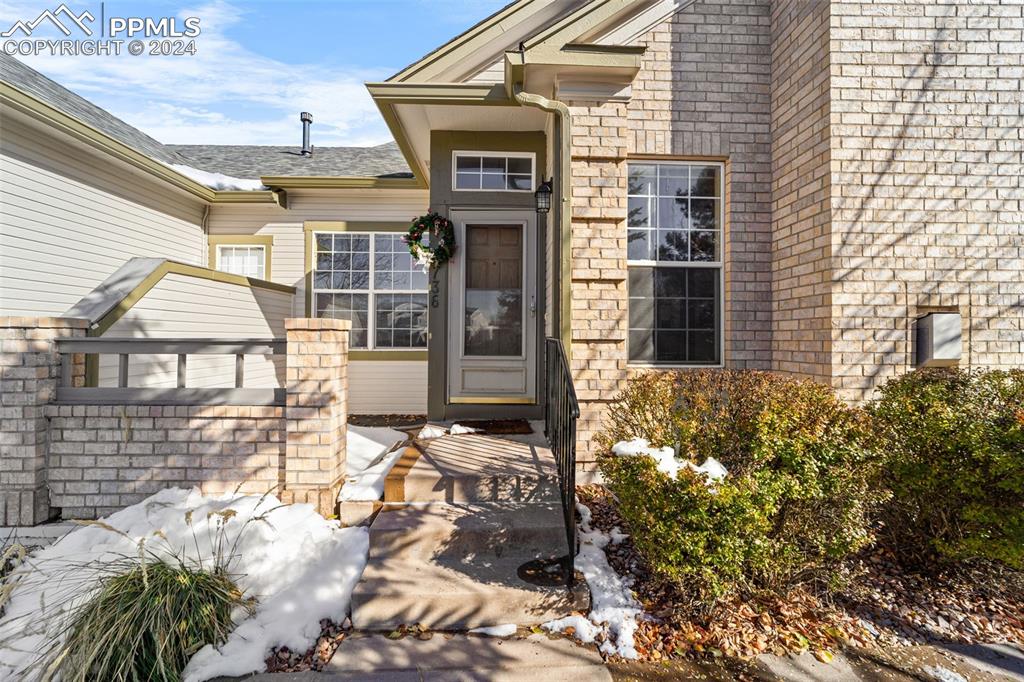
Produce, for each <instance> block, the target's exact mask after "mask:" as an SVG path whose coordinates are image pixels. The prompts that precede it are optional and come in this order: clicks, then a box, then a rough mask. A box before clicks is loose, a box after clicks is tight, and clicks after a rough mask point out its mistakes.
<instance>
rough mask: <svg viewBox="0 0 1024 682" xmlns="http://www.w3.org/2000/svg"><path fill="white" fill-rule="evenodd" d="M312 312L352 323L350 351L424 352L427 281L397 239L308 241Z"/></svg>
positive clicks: (334, 236) (343, 235) (322, 235)
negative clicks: (311, 264)
mask: <svg viewBox="0 0 1024 682" xmlns="http://www.w3.org/2000/svg"><path fill="white" fill-rule="evenodd" d="M313 237H314V248H315V249H316V252H315V254H314V258H315V262H314V270H313V310H314V313H315V314H316V316H317V317H334V318H341V319H346V320H351V321H352V332H351V336H350V343H349V345H350V347H352V348H378V349H392V348H426V347H427V294H426V290H427V275H426V273H425V272H423V271H422V270H420V269H419V268H418V267H417V266H416V265H415V264H414V261H413V259H412V256H410V255H409V251H408V249H407V247H406V246H405V244H404V243H403V242H402V238H401V235H398V234H391V233H380V234H377V233H374V234H362V233H351V232H317V233H315V234H314V235H313Z"/></svg>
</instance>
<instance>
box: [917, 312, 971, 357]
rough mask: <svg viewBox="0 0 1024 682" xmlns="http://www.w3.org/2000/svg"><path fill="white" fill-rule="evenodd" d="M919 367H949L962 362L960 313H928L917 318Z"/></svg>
mask: <svg viewBox="0 0 1024 682" xmlns="http://www.w3.org/2000/svg"><path fill="white" fill-rule="evenodd" d="M916 330H917V358H916V362H915V364H916V365H917V366H918V367H948V366H950V365H955V364H957V363H958V362H959V361H960V351H961V348H962V347H963V343H962V341H961V338H960V313H928V314H927V315H925V316H924V317H919V318H917V322H916Z"/></svg>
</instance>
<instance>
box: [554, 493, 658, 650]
mask: <svg viewBox="0 0 1024 682" xmlns="http://www.w3.org/2000/svg"><path fill="white" fill-rule="evenodd" d="M576 510H577V511H578V512H579V514H580V551H579V554H577V555H576V568H578V569H579V570H580V571H581V572H582V573H583V576H584V577H585V578H586V579H587V585H588V586H589V587H590V598H591V604H590V614H589V615H588V616H587V618H584V617H583V616H568V617H566V618H560V619H558V620H553V621H549V622H547V623H544V624H543V625H541V627H542V628H544V629H545V630H549V631H551V632H564V631H565V630H566V628H569V627H572V628H573V629H574V630H575V632H574V633H573V634H574V636H575V637H576V638H577V639H578V640H580V641H581V642H583V643H585V644H588V643H590V642H593V641H594V640H595V639H596V637H597V635H598V634H600V633H603V634H604V641H603V642H601V646H600V650H601V652H602V653H604V654H607V655H615V656H621V657H622V658H630V659H635V658H637V651H636V648H635V646H634V642H633V634H634V633H635V632H636V621H637V618H638V617H640V616H641V615H642V614H643V607H641V606H640V603H639V602H638V601H637V600H636V598H635V597H634V596H633V593H632V591H630V589H629V588H630V585H631V584H632V581H631V580H629V579H627V578H623V577H622V576H620V575H619V574H618V573H616V572H615V570H614V569H613V568H612V567H611V566H610V565H609V564H608V558H607V557H606V556H605V554H604V547H605V545H607V544H608V543H609V542H611V536H609V535H607V534H605V533H603V532H602V531H601V530H599V529H592V528H591V527H590V518H591V517H590V509H589V508H588V507H587V506H586V505H584V504H580V503H579V502H577V503H576Z"/></svg>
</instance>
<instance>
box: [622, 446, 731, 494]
mask: <svg viewBox="0 0 1024 682" xmlns="http://www.w3.org/2000/svg"><path fill="white" fill-rule="evenodd" d="M612 454H614V455H616V456H618V457H636V456H638V455H646V456H647V457H650V458H651V459H653V460H654V462H655V464H656V465H657V467H658V471H660V472H662V473H663V474H665V475H666V476H668V477H669V478H677V477H678V476H679V470H680V469H683V468H687V469H689V470H691V471H693V472H694V473H697V474H703V475H704V476H705V482H706V483H707V484H708V485H712V484H714V483H718V482H719V481H721V480H722V479H724V478H725V477H726V476H727V475H728V474H729V472H728V470H727V469H726V468H725V467H724V466H722V463H721V462H719V461H718V460H717V459H715V458H714V457H708V458H707V459H706V460H704V463H703V464H701V465H700V466H697V465H695V464H694V463H693V462H691V461H689V460H679V459H677V458H676V456H675V451H674V450H673V449H672V448H670V447H668V446H667V445H666V446H664V447H660V448H652V447H651V443H650V441H648V440H647V439H646V438H634V439H633V440H624V441H619V442H618V443H616V444H615V445H613V446H612Z"/></svg>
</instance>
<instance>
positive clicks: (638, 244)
mask: <svg viewBox="0 0 1024 682" xmlns="http://www.w3.org/2000/svg"><path fill="white" fill-rule="evenodd" d="M627 187H628V199H627V202H628V207H627V219H626V230H627V238H626V252H627V259H628V265H629V281H628V285H629V338H628V346H629V359H630V361H631V362H636V363H649V364H671V365H676V364H678V365H713V364H718V363H720V362H721V323H722V321H721V319H720V312H719V311H720V310H721V242H722V238H721V235H722V225H721V215H722V190H721V187H722V178H721V166H720V165H717V164H695V163H678V162H670V163H655V162H645V163H633V164H630V165H629V174H628V183H627Z"/></svg>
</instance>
